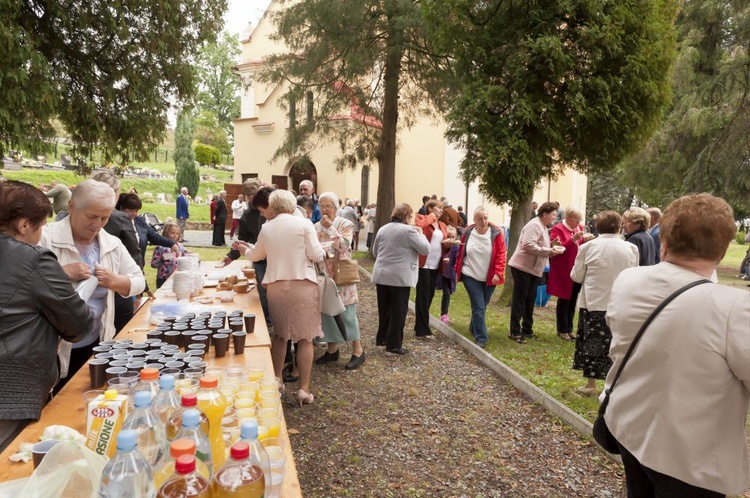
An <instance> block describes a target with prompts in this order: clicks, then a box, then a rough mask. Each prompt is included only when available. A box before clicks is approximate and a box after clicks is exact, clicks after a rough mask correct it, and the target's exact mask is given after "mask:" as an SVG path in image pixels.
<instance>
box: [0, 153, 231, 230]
mask: <svg viewBox="0 0 750 498" xmlns="http://www.w3.org/2000/svg"><path fill="white" fill-rule="evenodd" d="M148 164H151V163H148ZM149 167H150V166H149ZM171 173H174V165H172V170H171ZM171 173H170V174H171ZM201 173H202V174H203V173H205V174H209V175H211V174H215V175H216V176H217V179H219V178H220V179H221V181H215V182H201V183H200V191H199V194H200V195H201V196H202V197H203V198H204V199H206V190H207V189H209V190H211V192H213V193H217V192H218V191H219V190H221V189H223V188H224V182H227V183H229V182H231V181H232V179H231V173H228V172H224V171H218V170H214V169H211V168H201ZM3 176H5V177H6V178H7V179H9V180H19V181H23V182H27V183H30V184H32V185H39V184H40V183H44V184H47V185H48V184H49V183H50V182H52V181H53V180H56V181H58V182H61V183H64V184H66V185H75V184H76V183H78V182H80V181H82V180H83V179H84V178H83V177H81V176H78V175H76V174H74V173H72V172H70V171H49V170H46V171H45V170H36V169H31V168H26V169H23V170H21V171H7V170H3ZM133 187H135V189H136V190H137V191H138V193H139V194H140V195H143V194H144V193H146V192H150V193H152V194H153V195H154V198H156V194H158V193H165V194H172V197H173V198H174V197H176V195H177V194H176V193H175V192H176V190H177V186H176V184H175V181H174V180H152V179H143V178H134V177H125V178H123V179H122V181H121V187H120V190H121V191H122V192H127V191H129V190H130V189H131V188H133ZM141 212H152V213H155V214H156V215H157V216H158V217H159V219H161V220H164V219H165V218H167V217H171V218H174V217H175V205H174V202H173V203H171V204H169V203H167V204H159V203H156V202H144V203H143V208H142V209H141ZM209 217H210V211H209V208H208V204H205V203H204V204H202V205H199V204H193V205H191V206H190V221H195V222H208V221H209Z"/></svg>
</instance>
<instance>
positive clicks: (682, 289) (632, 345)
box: [599, 278, 711, 415]
mask: <svg viewBox="0 0 750 498" xmlns="http://www.w3.org/2000/svg"><path fill="white" fill-rule="evenodd" d="M709 283H711V281H710V280H708V279H705V278H702V279H700V280H696V281H695V282H690V283H689V284H687V285H685V286H684V287H680V288H679V289H677V290H676V291H674V292H673V293H672V294H671V295H670V296H669V297H667V298H666V299H665V300H664V301H662V302H661V304H660V305H659V306H657V307H656V309H655V310H654V311H652V312H651V314H650V315H649V316H648V318H646V321H645V322H643V325H641V328H640V330H638V333H637V334H636V335H635V337H634V338H633V342H631V343H630V347H629V348H628V352H627V353H625V357H624V358H623V359H622V363H620V367H619V368H618V369H617V373H616V374H615V378H614V379H612V385H610V386H609V389H607V390H606V391H604V401H602V404H601V406H600V407H599V414H600V415H604V411H605V410H606V409H607V405H608V404H609V395H610V394H612V390H613V389H614V388H615V384H617V380H618V379H619V378H620V374H621V373H622V369H623V368H625V364H626V363H627V362H628V360H629V359H630V357H631V356H632V355H633V350H634V349H635V346H636V345H637V344H638V341H640V340H641V337H642V336H643V333H644V332H645V331H646V329H647V328H648V326H649V325H651V322H653V321H654V318H656V315H658V314H659V313H660V312H661V310H663V309H664V308H665V307H666V306H667V305H668V304H669V303H671V302H672V300H674V298H676V297H677V296H679V295H680V294H682V293H683V292H685V291H686V290H689V289H692V288H693V287H696V286H698V285H701V284H709Z"/></svg>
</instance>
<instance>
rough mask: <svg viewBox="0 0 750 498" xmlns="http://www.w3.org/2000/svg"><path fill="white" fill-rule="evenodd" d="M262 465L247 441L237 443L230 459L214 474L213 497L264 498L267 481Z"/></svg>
mask: <svg viewBox="0 0 750 498" xmlns="http://www.w3.org/2000/svg"><path fill="white" fill-rule="evenodd" d="M260 465H261V464H260V462H259V461H258V459H257V458H255V457H254V453H253V452H251V451H250V446H249V445H248V444H247V443H246V442H244V441H240V442H238V443H235V444H234V445H233V446H232V449H231V451H230V453H229V460H227V461H226V463H225V464H224V465H223V466H222V467H221V468H220V469H219V470H218V471H217V472H216V474H214V478H213V480H212V481H211V497H212V498H230V497H238V498H239V497H242V498H263V495H264V494H265V488H266V481H265V478H264V476H263V470H261V466H260Z"/></svg>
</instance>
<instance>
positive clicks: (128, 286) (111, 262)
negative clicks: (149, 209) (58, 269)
mask: <svg viewBox="0 0 750 498" xmlns="http://www.w3.org/2000/svg"><path fill="white" fill-rule="evenodd" d="M115 202H116V198H115V192H114V190H112V188H111V187H110V186H109V185H107V184H105V183H102V182H98V181H95V180H84V181H82V182H81V183H79V184H78V186H77V187H76V188H75V190H73V196H72V197H71V199H70V202H69V203H68V211H69V212H70V214H69V215H68V216H66V217H65V218H63V219H62V220H60V221H58V222H56V223H53V224H51V225H46V226H45V227H44V230H43V232H42V240H41V243H40V245H41V246H43V247H46V248H47V249H49V250H50V251H52V252H53V253H55V255H56V256H57V259H58V261H59V262H60V265H61V266H62V267H63V270H65V273H66V274H67V275H68V277H69V278H70V281H71V282H72V283H73V284H74V285H76V284H78V283H80V282H83V281H85V280H89V279H91V278H95V279H96V287H95V289H94V291H93V293H92V294H91V296H90V297H89V298H88V299H87V300H86V304H87V305H88V306H89V308H90V309H91V311H92V313H93V315H94V326H93V327H92V328H91V329H90V330H88V331H87V333H86V335H85V336H84V337H83V339H82V340H81V341H80V342H78V343H76V344H75V345H73V346H72V351H71V343H69V342H63V343H61V346H60V365H61V368H60V370H61V377H65V376H66V375H68V378H70V376H72V375H73V374H74V373H75V372H76V370H78V369H79V368H80V367H81V366H83V364H84V363H85V362H86V361H87V360H88V359H89V357H90V356H91V353H92V348H93V347H94V346H95V345H96V343H97V342H99V341H100V340H109V339H112V337H114V335H115V332H116V330H115V295H116V294H119V295H120V296H124V297H125V298H129V297H131V296H135V295H138V294H140V293H141V292H143V290H144V288H145V287H146V280H145V278H144V277H143V272H142V271H141V269H140V267H139V266H138V263H136V262H135V260H134V259H133V258H132V257H131V256H130V254H129V253H128V251H127V249H125V246H124V245H123V244H122V241H120V239H118V238H117V237H114V236H112V235H110V234H109V233H107V232H106V231H105V230H102V228H103V227H104V226H105V225H106V224H107V221H108V220H109V217H110V215H111V214H112V209H113V208H114V207H115ZM122 214H125V213H122ZM125 216H127V215H125ZM62 385H63V383H62V382H61V383H60V384H58V387H59V388H61V387H62Z"/></svg>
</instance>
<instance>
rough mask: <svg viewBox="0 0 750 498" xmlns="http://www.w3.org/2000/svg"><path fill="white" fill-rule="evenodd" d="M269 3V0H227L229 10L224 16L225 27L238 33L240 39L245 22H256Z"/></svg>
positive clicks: (231, 31)
mask: <svg viewBox="0 0 750 498" xmlns="http://www.w3.org/2000/svg"><path fill="white" fill-rule="evenodd" d="M269 3H271V0H229V10H227V13H226V15H225V16H224V20H225V21H226V26H225V29H226V30H227V31H229V32H230V33H235V34H238V35H240V39H241V38H242V36H241V35H242V32H243V31H244V30H245V27H246V26H247V23H248V22H250V21H252V22H253V24H257V22H258V19H260V17H261V16H262V15H263V12H265V10H266V7H268V4H269Z"/></svg>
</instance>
